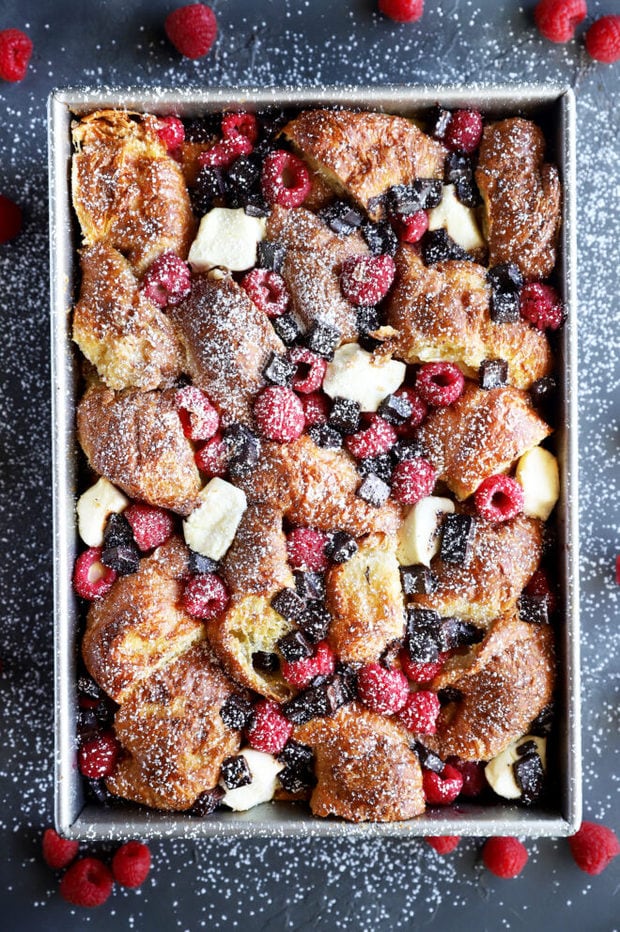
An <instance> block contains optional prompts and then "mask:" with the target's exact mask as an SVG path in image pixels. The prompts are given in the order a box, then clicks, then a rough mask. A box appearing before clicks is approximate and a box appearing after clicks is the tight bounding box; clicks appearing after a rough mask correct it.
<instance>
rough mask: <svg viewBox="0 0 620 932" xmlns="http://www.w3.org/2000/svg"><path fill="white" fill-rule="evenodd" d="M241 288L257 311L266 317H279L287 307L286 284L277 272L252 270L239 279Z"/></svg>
mask: <svg viewBox="0 0 620 932" xmlns="http://www.w3.org/2000/svg"><path fill="white" fill-rule="evenodd" d="M241 287H242V288H243V289H244V291H245V292H246V294H247V295H248V297H249V298H250V300H252V301H253V302H254V304H255V305H256V307H257V308H258V309H259V311H263V313H265V314H266V315H267V317H280V315H281V314H284V312H285V311H286V309H287V307H288V304H289V296H288V291H287V290H286V283H285V281H284V279H283V278H282V276H281V275H278V273H277V272H272V271H270V270H269V269H252V271H251V272H248V273H247V275H244V276H243V278H242V279H241Z"/></svg>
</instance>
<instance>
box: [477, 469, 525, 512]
mask: <svg viewBox="0 0 620 932" xmlns="http://www.w3.org/2000/svg"><path fill="white" fill-rule="evenodd" d="M523 502H524V496H523V489H522V487H521V485H520V484H519V483H518V482H517V480H516V479H511V478H510V476H503V475H499V476H488V477H487V478H486V479H484V480H483V481H482V482H481V483H480V485H479V486H478V488H477V489H476V494H475V495H474V504H475V506H476V510H477V512H478V514H479V515H481V516H482V517H483V518H486V520H487V521H492V522H494V523H498V522H500V521H510V519H511V518H515V517H516V516H517V515H518V514H519V512H520V511H522V510H523Z"/></svg>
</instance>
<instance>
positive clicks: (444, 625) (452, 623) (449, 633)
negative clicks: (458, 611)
mask: <svg viewBox="0 0 620 932" xmlns="http://www.w3.org/2000/svg"><path fill="white" fill-rule="evenodd" d="M483 638H484V631H483V630H482V628H477V627H476V625H474V624H472V622H471V621H463V620H462V619H461V618H442V619H441V644H440V647H441V650H442V651H444V650H455V649H456V648H458V647H469V646H470V645H471V644H479V643H480V641H482V640H483Z"/></svg>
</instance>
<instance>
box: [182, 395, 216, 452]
mask: <svg viewBox="0 0 620 932" xmlns="http://www.w3.org/2000/svg"><path fill="white" fill-rule="evenodd" d="M174 403H175V405H176V409H177V411H178V412H179V418H180V420H181V426H182V427H183V433H184V434H185V436H186V437H187V438H188V439H189V440H210V439H211V437H214V436H215V434H216V433H217V430H218V427H219V426H220V416H219V414H218V413H217V411H216V410H215V408H214V407H213V405H212V404H211V402H210V401H209V399H208V398H207V396H206V395H205V393H204V392H201V391H200V389H199V388H196V387H195V386H194V385H186V386H185V387H184V388H180V389H179V390H178V392H177V393H176V395H175V396H174Z"/></svg>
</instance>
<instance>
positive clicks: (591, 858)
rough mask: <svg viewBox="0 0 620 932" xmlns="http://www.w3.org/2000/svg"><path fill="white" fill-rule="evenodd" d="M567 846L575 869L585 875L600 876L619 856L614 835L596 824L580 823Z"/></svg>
mask: <svg viewBox="0 0 620 932" xmlns="http://www.w3.org/2000/svg"><path fill="white" fill-rule="evenodd" d="M568 844H569V845H570V850H571V853H572V855H573V857H574V859H575V863H576V865H577V867H579V868H580V869H581V870H582V871H585V872H586V874H600V873H601V872H602V871H604V870H605V868H606V867H607V866H608V865H609V864H611V862H612V861H613V859H614V858H615V857H617V856H618V855H619V854H620V843H619V842H618V838H617V835H616V833H615V832H614V831H613V829H611V828H607V826H606V825H599V824H597V823H596V822H582V823H581V828H580V829H579V831H578V832H577V833H576V834H575V835H573V836H572V837H571V838H569V839H568Z"/></svg>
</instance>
